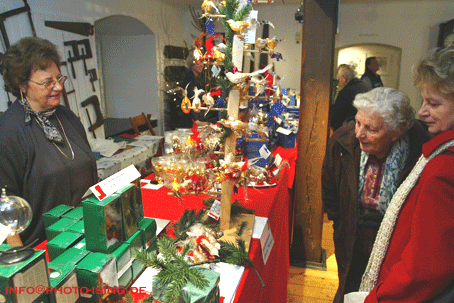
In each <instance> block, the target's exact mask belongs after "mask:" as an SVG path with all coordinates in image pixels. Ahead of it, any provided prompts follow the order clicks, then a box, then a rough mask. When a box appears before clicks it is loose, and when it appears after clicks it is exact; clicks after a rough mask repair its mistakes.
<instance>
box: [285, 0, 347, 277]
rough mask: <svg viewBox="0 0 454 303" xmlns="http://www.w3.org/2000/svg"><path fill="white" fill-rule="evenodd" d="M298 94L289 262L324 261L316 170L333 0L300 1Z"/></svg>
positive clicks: (322, 142) (327, 97)
mask: <svg viewBox="0 0 454 303" xmlns="http://www.w3.org/2000/svg"><path fill="white" fill-rule="evenodd" d="M303 5H304V6H303V42H302V69H301V98H300V101H301V102H300V117H299V130H298V159H297V162H296V178H295V184H294V188H295V199H294V227H293V243H292V247H291V251H290V259H291V263H292V265H295V266H304V267H313V268H318V269H320V267H324V268H326V265H325V266H323V265H324V264H326V263H325V261H326V260H325V257H326V256H324V254H323V250H322V247H321V240H322V227H323V204H322V195H321V170H322V162H323V158H324V155H325V149H326V141H327V138H328V129H329V123H328V119H329V108H330V103H331V91H332V90H331V86H332V75H333V55H334V36H335V30H336V26H337V14H338V0H305V1H304V4H303Z"/></svg>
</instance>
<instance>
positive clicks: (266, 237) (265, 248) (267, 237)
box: [260, 221, 274, 265]
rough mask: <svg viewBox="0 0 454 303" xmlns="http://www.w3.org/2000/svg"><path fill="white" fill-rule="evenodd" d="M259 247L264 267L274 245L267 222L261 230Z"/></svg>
mask: <svg viewBox="0 0 454 303" xmlns="http://www.w3.org/2000/svg"><path fill="white" fill-rule="evenodd" d="M260 245H261V246H262V257H263V264H265V265H266V261H267V260H268V257H269V256H270V252H271V249H272V248H273V245H274V239H273V234H272V233H271V229H270V224H269V221H266V224H265V228H264V229H263V233H262V236H261V237H260Z"/></svg>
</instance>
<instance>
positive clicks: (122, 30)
mask: <svg viewBox="0 0 454 303" xmlns="http://www.w3.org/2000/svg"><path fill="white" fill-rule="evenodd" d="M95 41H96V50H97V52H98V64H99V72H100V75H101V77H100V79H101V83H100V84H101V89H102V92H101V94H102V100H103V101H105V102H104V104H103V106H104V110H105V112H104V113H105V115H106V116H107V117H109V118H128V117H133V116H137V115H139V114H140V113H141V112H144V113H145V114H152V116H154V117H155V118H157V119H158V121H162V114H161V110H160V102H159V86H158V79H157V74H158V73H157V59H156V58H157V57H156V37H155V34H154V33H153V32H152V31H151V30H150V29H149V28H148V27H147V26H146V25H145V24H144V23H143V22H141V21H139V20H138V19H136V18H133V17H129V16H124V15H113V16H109V17H106V18H103V19H100V20H98V21H96V22H95ZM157 132H158V133H160V128H159V127H158V129H157Z"/></svg>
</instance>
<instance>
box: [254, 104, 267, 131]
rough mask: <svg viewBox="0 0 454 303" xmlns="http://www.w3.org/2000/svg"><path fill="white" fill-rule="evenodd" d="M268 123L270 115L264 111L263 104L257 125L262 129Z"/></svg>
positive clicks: (258, 114)
mask: <svg viewBox="0 0 454 303" xmlns="http://www.w3.org/2000/svg"><path fill="white" fill-rule="evenodd" d="M267 122H268V113H266V112H265V111H264V110H263V104H260V109H259V111H258V113H257V123H258V124H259V125H261V126H262V127H263V126H264V124H266V123H267Z"/></svg>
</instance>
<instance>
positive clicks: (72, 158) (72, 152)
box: [34, 113, 74, 161]
mask: <svg viewBox="0 0 454 303" xmlns="http://www.w3.org/2000/svg"><path fill="white" fill-rule="evenodd" d="M55 117H57V120H58V123H59V124H60V127H61V129H62V130H63V135H64V136H65V139H66V142H68V145H69V149H71V158H70V157H68V156H67V155H66V154H65V153H64V152H63V151H62V150H61V149H60V147H58V145H57V144H55V142H54V141H52V144H53V145H54V146H55V147H56V148H57V149H58V151H59V152H60V153H61V154H62V155H63V156H65V157H66V158H67V159H69V160H71V161H72V160H74V151H73V148H72V146H71V142H69V140H68V137H66V132H65V129H64V128H63V125H62V124H61V122H60V119H59V118H58V116H57V113H55ZM34 118H35V121H36V123H37V124H38V125H39V127H41V129H42V128H43V127H42V126H41V124H39V122H38V119H36V117H34Z"/></svg>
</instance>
